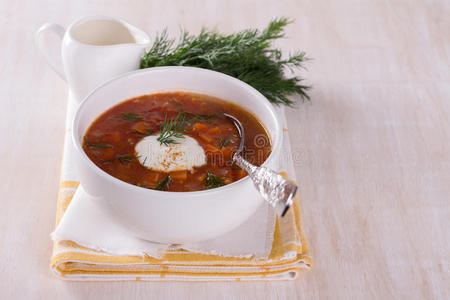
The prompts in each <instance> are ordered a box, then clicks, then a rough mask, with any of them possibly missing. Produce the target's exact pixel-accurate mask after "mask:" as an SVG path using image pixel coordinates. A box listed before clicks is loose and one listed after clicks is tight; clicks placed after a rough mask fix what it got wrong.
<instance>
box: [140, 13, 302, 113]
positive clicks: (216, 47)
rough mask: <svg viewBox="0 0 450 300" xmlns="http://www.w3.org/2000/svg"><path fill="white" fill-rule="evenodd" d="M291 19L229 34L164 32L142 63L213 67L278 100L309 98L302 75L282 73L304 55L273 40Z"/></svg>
mask: <svg viewBox="0 0 450 300" xmlns="http://www.w3.org/2000/svg"><path fill="white" fill-rule="evenodd" d="M290 23H291V21H290V20H288V19H287V18H280V19H275V20H273V21H271V22H270V23H269V24H268V26H267V27H266V28H265V29H264V30H262V31H260V30H256V29H246V30H243V31H239V32H237V33H233V34H229V35H222V34H220V33H217V32H215V31H209V30H206V29H202V30H201V32H200V33H199V34H198V35H196V36H195V35H190V34H189V33H188V32H187V31H184V32H183V33H182V35H181V38H180V39H179V40H178V42H177V43H176V40H175V39H170V38H169V37H168V34H167V31H163V32H162V33H161V34H159V35H158V36H157V37H156V38H155V41H154V43H153V45H152V47H151V48H150V49H149V50H148V51H147V52H146V53H145V54H144V55H143V57H142V59H141V65H140V67H141V68H142V69H143V68H150V67H158V66H192V67H199V68H205V69H210V70H214V71H218V72H222V73H225V74H227V75H230V76H233V77H236V78H238V79H240V80H242V81H244V82H246V83H248V84H249V85H251V86H253V87H254V88H256V89H257V90H258V91H260V92H261V93H262V94H263V95H264V96H265V97H266V98H267V99H269V101H270V102H272V103H274V104H277V105H278V104H285V105H292V104H293V102H292V100H291V99H289V98H288V97H289V96H292V95H299V96H300V98H301V99H302V100H303V101H304V100H309V96H308V94H307V91H308V90H309V89H310V86H307V85H304V84H302V82H303V79H302V78H300V77H298V76H294V77H291V78H287V77H286V76H285V74H284V72H285V71H286V70H291V71H294V70H295V69H298V68H302V67H303V63H304V62H305V61H306V60H307V58H306V55H305V53H304V52H301V51H299V52H296V53H294V54H293V55H289V57H287V58H285V59H283V58H282V51H281V50H280V49H274V48H272V42H273V40H276V39H279V38H282V37H284V28H285V27H286V25H288V24H290Z"/></svg>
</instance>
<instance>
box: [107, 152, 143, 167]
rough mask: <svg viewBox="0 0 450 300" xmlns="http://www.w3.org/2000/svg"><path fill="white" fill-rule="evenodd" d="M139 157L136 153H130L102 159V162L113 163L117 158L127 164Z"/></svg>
mask: <svg viewBox="0 0 450 300" xmlns="http://www.w3.org/2000/svg"><path fill="white" fill-rule="evenodd" d="M138 157H139V156H136V155H129V154H124V155H117V156H116V157H114V158H111V159H107V160H104V161H102V162H100V163H101V164H102V165H104V164H109V163H112V162H113V161H115V160H116V159H117V160H118V161H119V162H120V163H121V164H123V165H126V164H128V163H130V162H132V161H135V160H136V159H137V158H138Z"/></svg>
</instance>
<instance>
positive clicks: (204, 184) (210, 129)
mask: <svg viewBox="0 0 450 300" xmlns="http://www.w3.org/2000/svg"><path fill="white" fill-rule="evenodd" d="M223 113H228V114H230V115H233V116H235V117H236V118H238V119H239V120H240V121H241V123H242V124H243V126H244V130H245V135H246V139H245V149H244V157H245V158H246V159H247V160H248V161H250V162H251V163H253V164H255V165H257V166H259V165H261V164H262V163H263V162H264V161H265V160H266V159H267V157H268V156H269V154H270V152H271V145H270V140H269V137H268V134H267V132H266V130H265V129H264V127H263V126H262V125H261V123H260V122H259V121H258V120H257V119H256V118H255V117H254V116H253V115H252V114H251V113H249V112H248V111H246V110H245V109H243V108H242V107H239V106H237V105H235V104H232V103H229V102H225V101H223V100H220V99H217V98H214V97H211V96H207V95H202V94H193V93H185V92H173V93H159V94H152V95H144V96H140V97H136V98H133V99H129V100H127V101H124V102H122V103H119V104H117V105H116V106H114V107H112V108H111V109H109V110H107V111H106V112H104V113H103V114H102V115H100V116H99V117H98V118H97V119H96V120H95V121H94V122H93V123H92V124H91V126H90V127H89V128H88V130H87V132H86V134H85V136H84V142H83V149H84V151H85V152H86V154H87V155H88V156H89V158H90V159H91V160H92V161H93V162H94V163H95V164H96V165H97V166H98V167H100V168H101V169H102V170H104V171H105V172H107V173H109V174H110V175H112V176H114V177H116V178H118V179H120V180H123V181H125V182H128V183H131V184H134V185H137V186H140V187H143V188H149V189H156V190H161V191H175V192H186V191H200V190H205V189H211V188H216V187H220V186H223V185H226V184H230V183H232V182H234V181H237V180H239V179H241V178H243V177H245V176H246V175H247V174H246V173H245V171H243V170H242V169H240V168H239V167H238V166H236V165H235V164H233V163H232V155H233V154H234V152H235V151H236V150H237V148H238V146H239V142H240V137H239V134H238V131H237V129H236V128H235V127H234V125H233V123H232V122H231V121H230V120H229V119H227V118H225V117H224V116H223Z"/></svg>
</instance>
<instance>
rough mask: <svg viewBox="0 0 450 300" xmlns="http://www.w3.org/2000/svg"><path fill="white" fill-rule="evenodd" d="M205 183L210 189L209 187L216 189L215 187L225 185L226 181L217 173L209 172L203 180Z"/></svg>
mask: <svg viewBox="0 0 450 300" xmlns="http://www.w3.org/2000/svg"><path fill="white" fill-rule="evenodd" d="M203 183H204V184H205V187H206V188H207V189H208V190H209V189H214V188H218V187H221V186H224V185H225V181H224V180H223V179H222V178H220V177H219V176H217V175H214V174H213V173H211V172H209V171H208V173H207V175H206V178H205V180H204V181H203Z"/></svg>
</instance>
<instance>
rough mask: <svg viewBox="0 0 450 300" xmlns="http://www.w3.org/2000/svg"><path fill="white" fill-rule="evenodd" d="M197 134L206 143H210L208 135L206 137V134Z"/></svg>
mask: <svg viewBox="0 0 450 300" xmlns="http://www.w3.org/2000/svg"><path fill="white" fill-rule="evenodd" d="M198 136H199V138H201V139H202V140H203V141H204V142H206V143H211V142H212V141H213V140H212V138H210V137H208V136H206V135H204V134H199V135H198Z"/></svg>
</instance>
